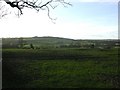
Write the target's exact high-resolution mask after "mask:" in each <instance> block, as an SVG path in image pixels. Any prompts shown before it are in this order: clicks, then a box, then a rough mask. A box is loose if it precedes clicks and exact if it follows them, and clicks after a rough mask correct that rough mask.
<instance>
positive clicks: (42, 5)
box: [3, 0, 71, 19]
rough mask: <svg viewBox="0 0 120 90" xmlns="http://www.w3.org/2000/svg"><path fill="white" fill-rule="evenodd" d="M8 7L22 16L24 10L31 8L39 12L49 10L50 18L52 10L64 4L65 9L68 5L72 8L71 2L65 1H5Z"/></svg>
mask: <svg viewBox="0 0 120 90" xmlns="http://www.w3.org/2000/svg"><path fill="white" fill-rule="evenodd" d="M3 1H5V2H6V3H7V4H8V5H10V6H11V7H12V8H17V9H18V10H19V12H20V15H22V14H23V9H24V8H31V9H35V10H37V11H38V12H39V10H47V12H48V13H47V14H48V17H49V18H50V19H52V18H51V17H50V9H55V8H56V7H57V6H58V5H59V4H62V5H63V6H64V7H67V6H68V5H70V6H71V4H70V3H69V2H66V1H65V0H44V1H42V0H41V1H40V0H11V1H10V0H3Z"/></svg>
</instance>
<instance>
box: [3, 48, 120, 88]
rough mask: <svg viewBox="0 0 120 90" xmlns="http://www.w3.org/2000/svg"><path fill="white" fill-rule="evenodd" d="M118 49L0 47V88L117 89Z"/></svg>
mask: <svg viewBox="0 0 120 90" xmlns="http://www.w3.org/2000/svg"><path fill="white" fill-rule="evenodd" d="M118 79H120V78H119V74H118V49H108V50H100V49H79V48H71V49H70V48H69V49H67V48H61V49H41V50H40V49H39V50H37V49H36V50H33V49H27V50H26V49H3V88H119V81H118Z"/></svg>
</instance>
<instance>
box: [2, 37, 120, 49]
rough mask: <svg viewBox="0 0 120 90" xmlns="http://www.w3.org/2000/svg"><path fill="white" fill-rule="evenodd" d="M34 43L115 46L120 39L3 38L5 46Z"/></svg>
mask: <svg viewBox="0 0 120 90" xmlns="http://www.w3.org/2000/svg"><path fill="white" fill-rule="evenodd" d="M30 44H32V45H33V46H34V47H39V48H53V47H90V46H91V45H95V46H96V47H101V46H102V47H103V46H114V45H119V41H118V40H117V39H116V40H112V39H106V40H86V39H85V40H74V39H69V38H61V37H51V36H44V37H37V36H35V37H22V38H3V39H2V45H3V47H19V46H20V45H22V46H30Z"/></svg>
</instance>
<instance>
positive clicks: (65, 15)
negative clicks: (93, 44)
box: [0, 0, 119, 39]
mask: <svg viewBox="0 0 120 90" xmlns="http://www.w3.org/2000/svg"><path fill="white" fill-rule="evenodd" d="M69 1H71V3H72V4H73V6H72V7H71V6H68V8H64V7H63V6H62V5H59V6H58V7H57V8H56V9H54V10H51V12H50V16H51V17H52V18H57V20H55V21H51V20H50V19H49V18H48V16H47V12H46V11H42V10H41V11H40V12H39V13H36V11H35V10H30V9H25V10H24V11H23V12H24V15H22V16H20V17H19V18H18V17H17V16H15V14H14V13H15V12H16V10H13V9H12V14H10V15H8V16H6V17H4V18H2V19H1V20H0V37H33V36H40V37H41V36H55V37H64V38H72V39H117V38H118V1H119V0H69ZM7 8H9V6H8V7H7ZM10 10H11V9H10ZM13 11H14V12H13ZM53 22H55V24H54V23H53Z"/></svg>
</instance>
